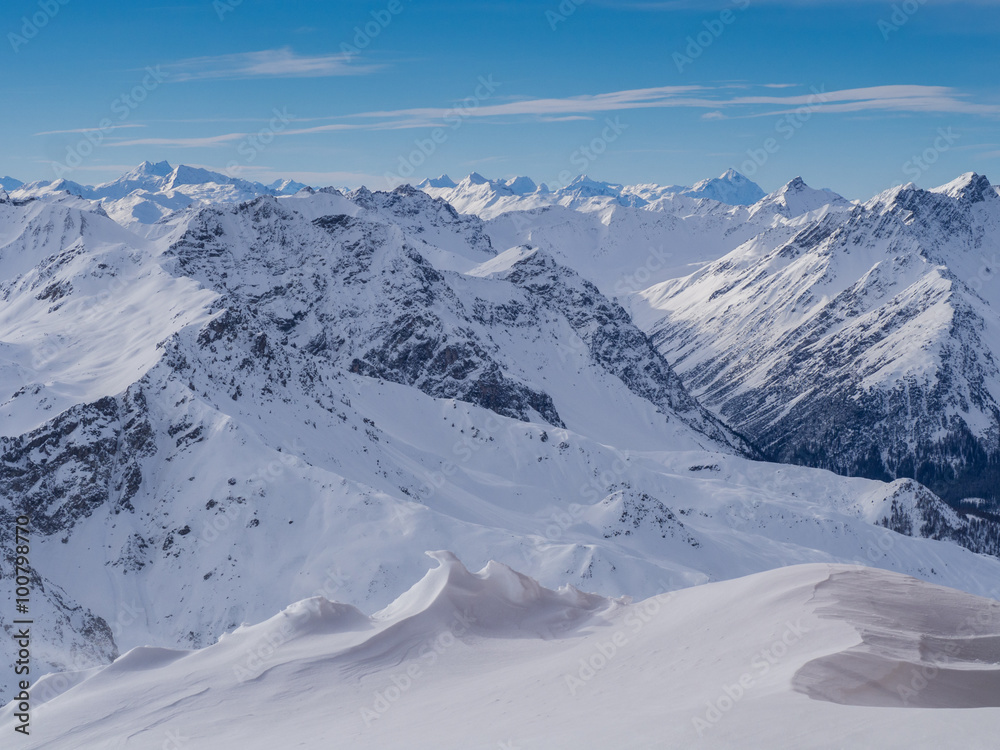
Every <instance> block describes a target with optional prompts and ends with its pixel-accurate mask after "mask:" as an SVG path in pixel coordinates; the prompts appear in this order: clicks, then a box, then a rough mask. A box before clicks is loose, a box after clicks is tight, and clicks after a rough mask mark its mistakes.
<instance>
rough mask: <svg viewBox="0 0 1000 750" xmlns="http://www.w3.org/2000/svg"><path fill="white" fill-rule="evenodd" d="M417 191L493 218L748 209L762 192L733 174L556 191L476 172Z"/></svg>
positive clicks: (582, 182)
mask: <svg viewBox="0 0 1000 750" xmlns="http://www.w3.org/2000/svg"><path fill="white" fill-rule="evenodd" d="M417 187H418V188H419V189H421V190H424V191H425V192H426V193H427V194H428V195H431V196H432V197H435V198H441V199H442V200H445V201H447V202H448V203H450V204H451V205H453V206H454V207H455V208H456V209H457V210H458V211H459V212H460V213H465V214H475V215H476V216H480V217H482V218H486V219H489V218H494V217H496V216H499V215H500V214H503V213H506V212H508V211H525V210H531V209H536V208H543V207H546V206H563V207H564V208H570V209H574V210H584V211H587V210H599V209H603V208H607V207H608V206H611V205H621V206H636V207H643V206H649V205H650V204H655V203H656V202H657V201H660V200H662V199H664V198H670V197H675V196H681V197H684V198H690V199H692V200H701V199H707V200H710V201H713V202H716V203H723V204H726V205H732V206H742V205H751V204H753V203H756V202H757V201H758V200H760V199H761V198H763V197H764V191H763V190H761V189H760V187H759V186H758V185H757V184H755V183H753V182H751V181H750V180H748V179H747V178H746V177H744V176H743V175H742V174H740V173H739V172H737V171H736V170H733V169H729V170H727V171H726V172H725V173H723V174H722V175H721V176H719V177H716V178H713V179H710V180H702V181H701V182H699V183H697V184H696V185H694V186H693V187H684V186H681V185H670V186H663V185H619V184H616V183H611V182H601V181H599V180H593V179H591V178H590V177H588V176H586V175H581V176H579V177H577V178H576V179H574V180H572V181H571V182H570V183H568V184H567V185H565V186H563V187H560V188H558V189H556V190H552V189H550V188H549V187H548V186H546V185H545V184H541V185H536V184H535V182H534V181H533V180H532V179H531V178H529V177H514V178H510V179H507V180H489V179H487V178H485V177H483V176H482V175H481V174H479V173H478V172H473V173H472V174H471V175H469V176H468V177H466V178H465V179H463V180H462V181H461V182H458V183H455V182H454V181H453V180H452V179H451V178H449V177H448V176H447V175H442V176H441V177H438V178H436V179H433V180H430V179H428V180H424V181H423V182H421V183H420V184H419V185H417Z"/></svg>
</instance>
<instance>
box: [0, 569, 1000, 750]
mask: <svg viewBox="0 0 1000 750" xmlns="http://www.w3.org/2000/svg"><path fill="white" fill-rule="evenodd" d="M431 555H432V557H433V559H434V561H435V563H436V565H437V567H435V568H434V569H432V570H430V571H428V572H427V574H426V575H425V576H424V577H423V579H422V580H420V581H419V582H418V583H417V584H416V585H414V586H413V587H412V588H411V589H409V590H408V591H407V592H406V593H404V594H403V595H402V596H400V597H399V598H398V599H397V600H396V601H394V602H392V603H391V604H390V605H389V606H388V607H386V608H385V609H383V610H381V611H379V612H377V613H375V614H374V615H371V616H368V615H365V614H363V613H362V612H361V611H359V610H358V609H356V608H354V607H351V606H349V605H346V604H342V603H335V602H331V601H329V600H328V599H326V598H325V597H323V596H316V597H313V598H309V599H305V600H303V601H300V602H297V603H295V604H293V605H290V606H289V607H287V608H285V609H283V610H282V611H281V612H280V613H277V614H276V615H275V616H274V617H272V618H270V619H268V620H266V621H265V622H262V623H260V624H257V625H253V626H249V627H241V628H239V629H237V630H236V631H234V632H233V633H230V634H227V635H226V636H224V637H223V638H221V639H220V640H219V641H218V642H217V643H214V644H212V645H210V646H207V647H205V648H202V649H200V650H196V651H182V650H173V649H163V648H148V647H147V648H136V649H133V650H131V651H129V652H128V653H127V654H125V655H123V656H122V657H121V658H119V659H118V660H117V661H115V663H114V664H112V665H111V666H108V667H105V668H103V669H92V670H88V671H82V672H76V673H72V674H68V675H57V676H50V677H46V678H44V679H43V680H42V682H40V683H39V684H38V685H37V687H36V689H35V691H34V692H35V695H34V696H33V700H34V704H33V705H34V712H35V717H36V724H37V727H36V728H33V731H32V734H31V736H30V737H27V738H24V740H23V741H21V742H20V745H21V746H23V747H25V748H37V749H38V750H41V749H42V748H44V749H45V750H77V748H81V747H87V748H91V747H93V748H99V747H108V746H109V745H108V738H109V737H110V738H119V739H118V743H117V744H114V745H113V746H114V747H120V748H161V747H212V748H216V749H217V750H271V748H275V747H289V746H297V745H302V746H304V747H314V746H324V747H327V746H343V745H348V746H350V747H352V748H378V750H387V749H392V748H399V749H402V748H412V747H463V748H521V747H525V748H526V747H532V746H538V747H566V748H568V747H574V748H576V747H580V748H592V747H601V748H604V747H614V748H650V747H697V746H700V745H705V746H708V747H713V748H746V747H755V748H758V747H759V748H763V747H767V748H778V749H787V750H803V749H804V748H816V749H817V750H819V749H821V748H824V749H825V748H830V747H859V746H860V745H859V742H863V743H864V746H870V747H969V748H987V747H990V746H991V745H992V743H994V742H995V737H996V725H997V721H998V720H1000V697H998V690H997V688H998V686H1000V666H998V665H997V663H996V658H995V643H996V641H997V639H998V638H1000V604H998V603H997V602H996V601H993V600H989V599H980V598H977V597H973V596H970V595H968V594H963V593H960V592H957V591H954V590H951V589H945V588H941V587H938V586H933V585H931V584H927V583H924V582H922V581H917V580H914V579H912V578H907V577H904V576H900V575H898V574H894V573H886V572H883V571H876V570H872V569H870V568H857V567H847V566H837V565H798V566H792V567H788V568H782V569H779V570H773V571H768V572H766V573H761V574H758V575H755V576H751V577H748V578H741V579H738V580H733V581H726V582H723V583H713V584H710V585H706V586H697V587H694V588H690V589H687V590H684V591H678V592H674V593H672V594H663V595H660V596H657V597H653V598H649V599H645V600H643V601H639V602H634V603H633V602H630V601H628V600H624V599H609V598H605V597H599V596H595V595H593V594H585V593H582V592H580V591H578V590H576V589H573V588H570V587H564V588H560V589H558V590H553V589H549V588H545V587H543V586H541V585H539V583H538V582H537V581H535V580H533V579H531V578H530V577H527V576H525V575H523V574H520V573H518V572H515V571H514V570H512V569H511V568H510V567H507V566H505V565H502V564H498V563H495V562H490V563H489V564H487V565H486V566H485V567H484V568H483V569H482V570H481V571H479V572H478V573H472V572H470V571H469V570H467V569H466V568H465V567H464V566H463V565H462V563H461V562H459V560H458V559H457V558H456V557H455V556H454V555H452V554H450V553H447V552H435V553H431ZM651 696H653V697H652V698H651ZM291 706H294V707H295V708H294V710H292V709H291V708H290V707H291ZM441 706H448V712H447V714H446V715H443V714H442V713H441ZM332 707H333V708H332ZM970 709H976V710H970ZM14 714H15V710H14V708H13V706H12V705H11V706H8V707H6V708H4V709H2V710H0V731H4V732H6V733H8V734H11V733H12V731H13V728H14V726H16V725H17V719H16V717H15V716H14ZM95 716H99V717H101V720H100V721H95V720H94V717H95ZM861 738H863V739H861ZM19 739H20V738H19Z"/></svg>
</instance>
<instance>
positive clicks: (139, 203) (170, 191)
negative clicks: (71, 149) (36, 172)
mask: <svg viewBox="0 0 1000 750" xmlns="http://www.w3.org/2000/svg"><path fill="white" fill-rule="evenodd" d="M14 182H17V181H16V180H15V181H14ZM304 187H305V185H303V184H302V183H299V182H295V181H293V180H277V181H275V182H274V183H272V184H271V185H262V184H261V183H259V182H252V181H248V180H241V179H239V178H236V177H230V176H228V175H224V174H220V173H218V172H212V171H210V170H207V169H202V168H200V167H188V166H184V165H180V166H178V167H172V166H170V164H168V163H167V162H165V161H162V162H159V163H157V164H153V163H151V162H148V161H147V162H143V163H142V164H140V165H139V166H138V167H136V168H135V169H133V170H130V171H129V172H126V173H125V174H123V175H122V176H121V177H119V178H118V179H116V180H112V181H111V182H106V183H103V184H101V185H97V186H90V185H80V184H79V183H76V182H72V181H70V180H65V179H59V180H55V181H51V182H50V181H40V182H32V183H28V184H22V183H18V184H17V185H16V186H14V187H12V188H8V192H11V193H13V197H14V198H16V199H27V198H43V199H45V198H50V197H52V196H57V197H58V196H59V194H61V193H70V194H71V195H76V196H79V197H80V198H84V199H86V200H90V201H94V202H97V203H100V205H101V207H102V208H103V209H104V210H105V211H106V212H107V213H108V215H109V216H111V217H112V218H114V219H115V220H116V221H118V222H119V223H120V224H122V225H123V226H127V227H130V228H133V229H140V228H141V227H142V226H143V225H147V224H155V223H156V222H158V221H159V220H160V219H162V218H163V217H165V216H167V215H169V214H171V213H173V212H174V211H177V210H180V209H183V208H187V207H189V206H192V205H195V204H209V203H232V202H240V201H246V200H250V199H252V198H254V197H256V196H258V195H292V194H294V193H297V192H298V191H299V190H301V189H302V188H304Z"/></svg>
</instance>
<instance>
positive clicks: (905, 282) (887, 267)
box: [635, 174, 1000, 503]
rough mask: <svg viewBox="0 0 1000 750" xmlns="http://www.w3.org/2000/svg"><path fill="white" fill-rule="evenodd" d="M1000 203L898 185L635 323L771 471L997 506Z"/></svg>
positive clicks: (729, 268)
mask: <svg viewBox="0 0 1000 750" xmlns="http://www.w3.org/2000/svg"><path fill="white" fill-rule="evenodd" d="M998 267H1000V198H998V196H997V193H996V191H995V190H994V189H993V188H992V186H991V185H990V183H989V182H988V181H987V180H986V178H985V177H981V176H978V175H973V174H970V175H965V176H964V177H962V178H961V179H960V180H957V181H956V182H954V183H951V184H949V185H947V186H944V187H943V188H941V189H939V190H936V191H924V190H920V189H917V188H915V187H913V186H906V187H902V188H897V189H894V190H891V191H889V192H887V193H884V194H882V195H880V196H878V197H876V198H874V199H873V200H871V201H869V202H868V203H866V204H864V205H861V206H858V207H856V208H854V209H853V210H852V211H851V212H850V213H848V214H846V215H845V214H834V215H825V216H823V217H820V218H818V219H816V220H815V221H812V222H810V223H808V224H807V225H806V226H804V227H803V228H802V229H801V231H799V232H798V233H797V234H796V235H795V236H794V237H792V238H791V239H789V240H788V241H787V242H783V243H780V244H777V245H774V244H772V243H769V242H767V241H766V238H763V237H759V238H755V239H754V240H751V241H749V242H747V243H745V244H744V245H742V246H741V247H740V248H738V249H736V250H735V251H733V252H732V253H730V254H729V255H727V256H725V257H723V258H721V259H720V260H718V261H716V262H714V263H710V264H708V265H706V266H705V267H704V268H702V269H700V270H699V271H698V272H696V273H694V274H692V275H691V276H689V277H687V278H683V279H678V280H675V281H670V282H666V283H663V284H660V285H658V286H654V287H652V288H650V289H648V290H646V291H645V292H643V293H642V295H641V299H642V302H641V303H637V304H636V306H635V310H636V315H637V319H638V320H639V321H640V323H641V325H642V326H643V327H644V328H645V329H646V330H648V331H650V332H651V334H652V335H653V338H654V340H655V341H656V343H657V345H658V346H659V348H660V351H662V352H663V353H664V355H665V356H666V357H667V359H668V360H670V361H671V362H672V363H674V365H675V366H676V367H677V368H678V370H679V372H680V373H681V374H682V377H683V378H684V380H685V382H686V383H687V384H688V386H689V387H690V388H691V389H692V391H693V392H694V393H695V394H696V395H698V396H700V397H701V398H702V400H703V401H704V402H705V404H706V405H708V406H709V407H710V408H712V409H713V410H715V411H716V413H718V414H719V415H720V416H722V418H723V419H724V420H726V421H728V422H729V423H730V424H732V425H733V426H735V427H736V428H737V429H739V430H741V431H743V432H744V433H745V434H747V435H748V436H750V437H751V439H753V440H755V441H756V442H757V443H758V445H759V446H760V447H761V448H762V449H763V450H764V451H765V452H766V453H767V454H768V455H769V456H771V457H772V458H773V459H775V460H779V461H784V462H790V463H801V464H806V465H811V466H820V467H824V468H829V469H832V470H834V471H837V472H838V473H843V474H848V475H860V476H868V477H872V478H879V479H891V478H895V477H913V478H916V479H917V480H918V481H920V482H922V483H924V484H926V485H927V486H929V487H930V488H931V489H932V490H934V491H935V492H937V493H938V494H940V495H941V496H942V497H945V498H946V499H948V500H949V501H952V502H953V503H958V502H959V501H961V500H962V499H963V498H983V499H985V500H987V501H989V502H991V503H996V502H997V501H998V500H1000V408H998V402H1000V371H998V363H997V353H998V352H1000V292H998V290H997V286H996V284H995V283H992V280H993V278H994V277H995V273H996V269H997V268H998Z"/></svg>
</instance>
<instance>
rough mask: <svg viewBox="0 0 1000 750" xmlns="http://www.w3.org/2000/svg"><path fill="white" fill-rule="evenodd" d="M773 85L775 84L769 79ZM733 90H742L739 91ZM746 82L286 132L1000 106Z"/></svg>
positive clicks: (888, 89) (976, 110) (416, 113)
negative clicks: (746, 91)
mask: <svg viewBox="0 0 1000 750" xmlns="http://www.w3.org/2000/svg"><path fill="white" fill-rule="evenodd" d="M760 88H761V89H765V88H767V89H768V90H769V91H774V90H775V89H773V88H771V87H767V86H761V87H760ZM734 91H740V92H741V94H740V95H737V96H734V95H733V92H734ZM742 91H743V87H707V86H660V87H654V88H644V89H627V90H623V91H613V92H607V93H603V94H591V95H586V96H573V97H565V98H548V99H523V100H515V101H504V102H499V103H496V104H479V105H476V106H468V107H463V106H451V107H419V108H410V109H396V110H379V111H371V112H360V113H355V114H350V115H343V116H340V117H336V118H329V119H330V120H336V121H335V122H328V123H326V124H317V125H311V126H309V127H300V128H290V129H287V130H285V131H283V132H282V133H280V135H285V136H292V135H311V134H320V133H333V132H341V131H352V130H366V131H377V130H406V129H414V128H426V127H435V126H439V125H442V124H444V123H447V122H449V121H450V120H452V119H454V118H456V117H460V118H462V119H466V118H478V119H490V120H492V121H493V122H501V123H504V122H505V123H518V122H523V121H524V120H528V121H530V122H546V123H558V122H565V121H572V120H578V119H587V118H589V117H590V116H592V115H597V114H607V113H611V112H618V111H627V110H636V109H667V108H675V109H694V110H705V114H703V115H702V116H703V118H705V119H709V120H719V119H726V118H731V117H738V118H743V117H766V116H780V115H783V114H787V113H791V112H796V111H800V110H802V109H803V108H806V109H807V110H808V111H809V112H810V113H814V112H826V113H831V114H832V113H858V112H875V113H883V114H899V113H923V114H927V113H937V114H941V113H952V114H971V115H997V114H1000V105H994V104H982V103H977V102H974V101H970V99H969V97H968V96H967V95H965V94H964V93H962V92H960V91H957V90H956V89H953V88H950V87H946V86H920V85H891V86H871V87H867V88H855V89H844V90H840V91H823V90H822V89H816V90H813V91H811V92H809V93H800V94H792V93H789V94H788V95H774V94H771V93H768V94H761V95H751V96H748V95H743V94H742ZM246 135H248V134H247V133H228V134H225V135H219V136H210V137H207V138H143V139H137V140H128V141H119V142H118V143H116V144H115V145H117V146H177V147H195V148H197V147H211V146H215V145H219V144H223V143H228V142H232V141H235V140H238V139H239V138H241V137H245V136H246Z"/></svg>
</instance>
